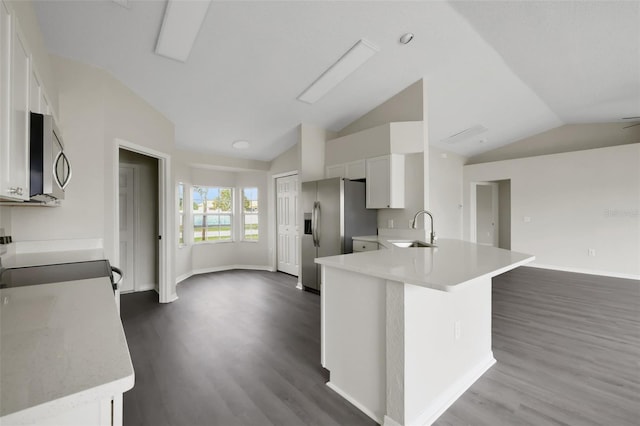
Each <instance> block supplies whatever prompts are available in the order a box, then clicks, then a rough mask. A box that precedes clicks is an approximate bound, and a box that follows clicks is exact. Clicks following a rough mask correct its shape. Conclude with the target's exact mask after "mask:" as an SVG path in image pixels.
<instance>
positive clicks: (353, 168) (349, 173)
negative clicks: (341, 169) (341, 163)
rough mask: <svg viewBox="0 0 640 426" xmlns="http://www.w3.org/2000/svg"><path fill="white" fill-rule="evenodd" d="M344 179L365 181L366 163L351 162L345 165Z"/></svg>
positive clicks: (360, 161) (362, 161)
mask: <svg viewBox="0 0 640 426" xmlns="http://www.w3.org/2000/svg"><path fill="white" fill-rule="evenodd" d="M345 173H346V175H345V177H346V178H347V179H351V180H356V179H365V178H366V162H365V160H358V161H351V162H349V163H347V164H346V167H345Z"/></svg>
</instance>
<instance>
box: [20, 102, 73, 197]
mask: <svg viewBox="0 0 640 426" xmlns="http://www.w3.org/2000/svg"><path fill="white" fill-rule="evenodd" d="M30 129H31V132H30V141H31V143H30V147H29V148H30V154H29V159H30V161H29V164H30V173H29V175H30V189H29V192H30V198H31V200H35V201H42V202H49V201H54V200H62V199H64V190H65V188H66V187H67V185H68V184H69V180H70V179H71V164H70V163H69V159H68V157H67V155H66V154H65V152H64V145H63V143H62V138H61V136H60V131H59V130H58V128H57V127H56V124H55V122H54V121H53V117H52V116H50V115H44V114H38V113H35V112H32V113H31V125H30Z"/></svg>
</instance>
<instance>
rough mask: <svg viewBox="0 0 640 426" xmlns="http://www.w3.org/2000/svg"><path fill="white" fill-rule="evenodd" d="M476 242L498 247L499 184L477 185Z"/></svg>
mask: <svg viewBox="0 0 640 426" xmlns="http://www.w3.org/2000/svg"><path fill="white" fill-rule="evenodd" d="M475 207H476V209H475V210H476V242H477V243H478V244H483V245H488V246H494V247H498V184H497V183H493V182H487V183H478V184H477V185H476V204H475Z"/></svg>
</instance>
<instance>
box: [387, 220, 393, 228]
mask: <svg viewBox="0 0 640 426" xmlns="http://www.w3.org/2000/svg"><path fill="white" fill-rule="evenodd" d="M387 228H389V229H393V219H389V220H388V221H387Z"/></svg>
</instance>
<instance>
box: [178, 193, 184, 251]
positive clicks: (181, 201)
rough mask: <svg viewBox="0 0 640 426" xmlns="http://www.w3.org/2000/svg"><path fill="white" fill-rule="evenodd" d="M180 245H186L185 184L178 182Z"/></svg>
mask: <svg viewBox="0 0 640 426" xmlns="http://www.w3.org/2000/svg"><path fill="white" fill-rule="evenodd" d="M178 245H179V246H180V247H182V246H184V184H183V183H182V182H180V183H178Z"/></svg>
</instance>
